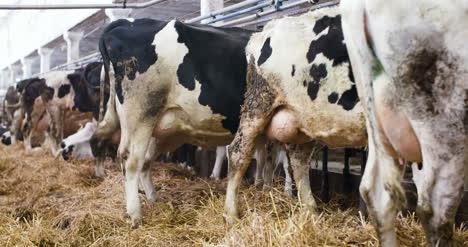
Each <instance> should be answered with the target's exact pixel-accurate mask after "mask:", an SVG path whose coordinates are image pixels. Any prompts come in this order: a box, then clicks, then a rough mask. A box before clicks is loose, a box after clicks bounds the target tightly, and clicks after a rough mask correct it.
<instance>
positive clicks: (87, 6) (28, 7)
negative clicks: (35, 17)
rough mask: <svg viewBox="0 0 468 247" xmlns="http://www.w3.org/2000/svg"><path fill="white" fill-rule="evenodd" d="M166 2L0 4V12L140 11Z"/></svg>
mask: <svg viewBox="0 0 468 247" xmlns="http://www.w3.org/2000/svg"><path fill="white" fill-rule="evenodd" d="M165 1H168V0H151V1H148V2H144V3H127V0H124V1H122V2H121V3H109V4H0V9H2V10H34V9H142V8H147V7H149V6H152V5H155V4H157V3H161V2H165Z"/></svg>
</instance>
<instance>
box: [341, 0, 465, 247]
mask: <svg viewBox="0 0 468 247" xmlns="http://www.w3.org/2000/svg"><path fill="white" fill-rule="evenodd" d="M341 9H342V11H343V31H344V36H345V40H346V43H347V45H348V50H349V54H350V57H351V62H352V65H353V71H354V72H355V76H356V82H357V87H358V91H359V94H360V97H361V100H362V102H363V105H364V106H365V115H366V119H367V131H368V133H369V159H368V162H367V167H366V170H365V173H364V177H363V180H362V182H361V186H360V191H361V194H362V196H363V198H364V200H365V201H366V203H367V205H368V209H369V213H370V215H371V216H372V218H373V219H374V225H375V228H376V231H377V233H378V236H379V239H380V242H381V244H382V246H385V247H387V246H398V245H399V244H398V240H397V236H396V232H395V216H396V214H397V210H398V208H400V207H401V206H403V205H404V204H405V201H406V197H405V192H404V190H403V187H402V185H401V178H402V170H403V167H402V166H400V165H399V162H398V160H401V159H403V160H407V161H411V162H414V163H413V178H414V181H415V184H416V187H417V191H418V206H417V212H418V214H419V216H420V217H421V220H422V224H423V227H424V230H425V232H426V237H427V241H428V243H429V245H430V246H455V245H456V243H454V241H453V239H452V237H453V229H454V226H453V223H454V218H455V213H456V210H457V208H458V205H459V204H460V201H461V197H462V194H463V183H464V182H463V174H464V172H463V169H464V166H465V168H466V167H468V164H467V162H468V151H467V148H468V147H467V145H468V144H467V143H468V140H467V128H468V126H467V125H468V121H467V114H466V109H465V104H466V99H467V95H466V94H467V90H468V47H467V46H466V42H467V40H468V2H467V1H462V0H456V1H434V0H427V1H421V0H415V1H403V0H394V1H382V0H374V1H368V0H346V1H345V0H343V1H342V2H341ZM421 162H422V163H421ZM416 163H419V165H417V164H416Z"/></svg>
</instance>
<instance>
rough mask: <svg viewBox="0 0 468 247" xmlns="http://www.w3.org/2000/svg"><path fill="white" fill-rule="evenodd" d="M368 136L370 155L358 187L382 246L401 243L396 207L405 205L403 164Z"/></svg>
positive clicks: (388, 246)
mask: <svg viewBox="0 0 468 247" xmlns="http://www.w3.org/2000/svg"><path fill="white" fill-rule="evenodd" d="M373 139H374V138H372V137H371V138H369V156H368V159H367V164H366V170H365V171H364V175H363V177H362V180H361V185H360V187H359V190H360V193H361V196H362V198H363V199H364V201H365V202H366V205H367V209H368V212H369V214H370V216H371V217H372V219H373V221H374V222H373V223H374V227H375V229H376V231H377V235H378V237H379V239H380V241H381V244H382V246H385V247H390V246H398V241H397V236H396V232H395V217H396V214H397V210H398V209H399V208H400V207H401V206H403V205H406V197H405V193H404V190H403V188H402V186H401V179H402V175H403V167H402V166H400V165H399V164H398V162H397V161H396V160H395V159H393V158H392V157H391V156H389V155H388V154H387V153H386V152H385V151H383V150H378V149H377V148H376V146H375V144H374V140H373Z"/></svg>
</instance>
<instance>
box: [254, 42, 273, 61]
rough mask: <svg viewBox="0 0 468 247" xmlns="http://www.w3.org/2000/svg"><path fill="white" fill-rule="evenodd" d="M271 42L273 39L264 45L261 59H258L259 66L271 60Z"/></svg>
mask: <svg viewBox="0 0 468 247" xmlns="http://www.w3.org/2000/svg"><path fill="white" fill-rule="evenodd" d="M270 40H271V38H270V37H268V38H267V39H266V40H265V42H264V43H263V46H262V49H261V50H260V57H258V60H257V65H258V66H260V65H262V64H263V63H265V62H266V61H267V60H268V58H270V56H271V53H272V52H273V50H272V49H271V46H270Z"/></svg>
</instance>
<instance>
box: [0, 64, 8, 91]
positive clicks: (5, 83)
mask: <svg viewBox="0 0 468 247" xmlns="http://www.w3.org/2000/svg"><path fill="white" fill-rule="evenodd" d="M1 79H2V84H1V85H0V89H7V88H8V84H9V82H10V71H9V70H8V68H5V69H3V70H2V74H1Z"/></svg>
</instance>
